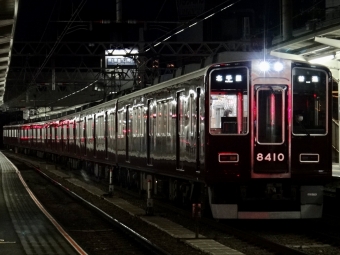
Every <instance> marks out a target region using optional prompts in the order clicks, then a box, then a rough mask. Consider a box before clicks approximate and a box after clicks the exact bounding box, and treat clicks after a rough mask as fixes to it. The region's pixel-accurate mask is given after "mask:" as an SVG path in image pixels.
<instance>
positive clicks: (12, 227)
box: [0, 152, 86, 255]
mask: <svg viewBox="0 0 340 255" xmlns="http://www.w3.org/2000/svg"><path fill="white" fill-rule="evenodd" d="M0 183H1V188H0V254H10V255H31V254H32V255H33V254H34V255H54V254H55V255H60V254H67V255H75V254H86V253H85V252H84V251H83V250H82V249H81V248H80V247H78V246H77V245H76V243H75V242H74V241H73V240H72V239H71V238H70V237H69V236H67V238H69V239H66V238H65V235H63V234H62V231H63V230H62V228H61V227H60V226H59V225H54V224H56V223H54V224H52V222H51V220H53V219H52V217H51V216H50V215H49V214H48V213H47V212H44V213H43V211H42V209H43V208H42V207H41V205H40V204H39V202H37V203H38V204H36V202H35V201H34V196H33V195H32V194H30V190H29V189H28V187H27V186H26V184H25V182H24V180H23V179H22V178H21V175H20V172H19V171H18V170H17V168H16V167H15V166H14V165H13V164H12V163H11V162H10V161H9V160H8V159H7V158H6V157H5V156H4V155H3V153H1V152H0ZM32 196H33V197H32ZM38 205H39V206H40V207H39V206H38ZM43 210H44V209H43ZM72 242H74V243H73V244H75V246H72V245H71V243H72ZM77 249H78V250H77Z"/></svg>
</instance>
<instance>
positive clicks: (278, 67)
mask: <svg viewBox="0 0 340 255" xmlns="http://www.w3.org/2000/svg"><path fill="white" fill-rule="evenodd" d="M282 69H283V64H282V63H281V62H275V64H274V70H275V71H276V72H280V71H282Z"/></svg>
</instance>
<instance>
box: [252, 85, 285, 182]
mask: <svg viewBox="0 0 340 255" xmlns="http://www.w3.org/2000/svg"><path fill="white" fill-rule="evenodd" d="M287 90H288V88H287V86H286V85H269V84H265V85H255V86H254V97H253V99H254V102H253V104H252V105H253V106H254V108H253V112H252V114H253V120H254V121H253V131H252V134H253V138H254V139H252V141H253V142H254V145H253V146H252V150H253V151H252V161H253V162H252V178H288V177H289V176H290V169H289V162H290V161H289V155H290V153H289V139H288V118H287V113H288V111H287V110H286V109H287V105H288V103H289V102H288V97H287Z"/></svg>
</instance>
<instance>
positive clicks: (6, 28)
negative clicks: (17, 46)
mask: <svg viewBox="0 0 340 255" xmlns="http://www.w3.org/2000/svg"><path fill="white" fill-rule="evenodd" d="M17 7H18V0H0V104H2V103H3V98H4V94H5V84H6V78H7V74H8V71H9V65H10V61H11V49H12V45H13V37H14V31H15V24H16V18H17V10H18V8H17Z"/></svg>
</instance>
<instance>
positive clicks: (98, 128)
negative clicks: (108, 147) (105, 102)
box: [96, 115, 104, 139]
mask: <svg viewBox="0 0 340 255" xmlns="http://www.w3.org/2000/svg"><path fill="white" fill-rule="evenodd" d="M96 133H97V137H98V138H100V139H104V115H100V116H98V121H97V122H96Z"/></svg>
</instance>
